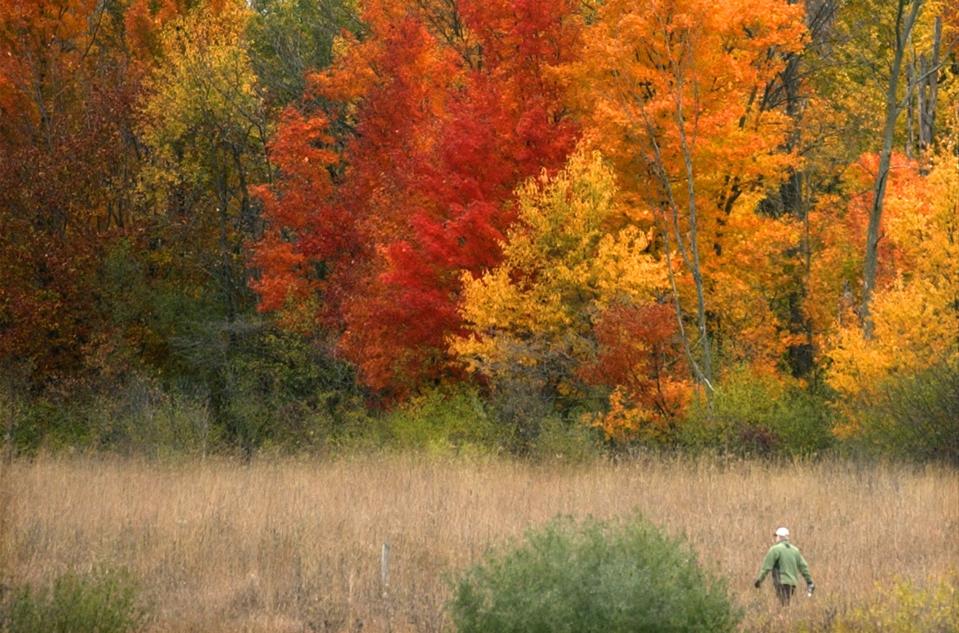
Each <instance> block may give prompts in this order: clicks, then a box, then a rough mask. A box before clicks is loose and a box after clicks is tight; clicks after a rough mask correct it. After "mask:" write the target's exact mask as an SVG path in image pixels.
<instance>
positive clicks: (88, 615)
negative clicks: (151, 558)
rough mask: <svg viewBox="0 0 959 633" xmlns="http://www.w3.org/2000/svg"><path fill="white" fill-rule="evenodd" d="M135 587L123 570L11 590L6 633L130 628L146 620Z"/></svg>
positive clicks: (2, 621) (115, 632)
mask: <svg viewBox="0 0 959 633" xmlns="http://www.w3.org/2000/svg"><path fill="white" fill-rule="evenodd" d="M145 620H146V618H145V612H144V611H143V609H142V608H141V607H140V606H139V604H138V600H137V590H136V586H135V585H134V583H133V582H132V581H131V579H130V578H129V577H128V576H127V575H126V574H123V573H119V572H102V571H101V572H97V573H95V574H92V575H90V576H80V575H77V574H65V575H63V576H60V577H59V578H57V579H56V580H55V581H54V582H53V584H52V585H51V586H49V587H47V588H45V589H39V590H38V589H34V588H32V587H30V586H26V587H22V588H20V589H17V590H15V591H13V595H12V596H11V597H10V599H9V600H8V601H7V603H6V604H5V605H4V608H3V613H2V618H0V630H2V631H4V633H127V632H130V631H137V630H139V629H140V628H142V626H143V625H144V623H145Z"/></svg>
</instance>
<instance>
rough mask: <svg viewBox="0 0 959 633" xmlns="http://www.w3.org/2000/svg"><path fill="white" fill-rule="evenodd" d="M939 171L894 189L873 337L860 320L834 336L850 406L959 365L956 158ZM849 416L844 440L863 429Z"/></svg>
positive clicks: (834, 354) (937, 164)
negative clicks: (898, 379)
mask: <svg viewBox="0 0 959 633" xmlns="http://www.w3.org/2000/svg"><path fill="white" fill-rule="evenodd" d="M933 165H934V166H933V169H932V171H931V172H930V174H929V175H928V176H926V177H922V176H919V175H918V171H914V173H913V174H912V178H904V179H903V180H904V181H905V183H904V191H903V190H898V189H897V188H896V184H897V183H896V181H895V180H893V181H892V182H891V183H890V195H889V197H888V198H887V202H886V204H887V205H888V209H887V210H888V213H887V215H886V217H885V218H884V234H883V235H884V237H883V239H884V241H886V242H887V244H886V245H885V248H886V252H885V254H883V253H880V255H881V257H883V259H884V262H885V263H884V266H885V267H886V268H887V269H888V271H887V274H886V276H885V277H884V278H880V280H879V284H880V285H879V287H878V289H877V290H876V292H875V295H874V296H873V302H872V310H871V312H872V319H873V323H874V327H875V330H874V332H873V336H872V338H867V337H864V336H863V334H862V330H861V326H860V323H859V321H858V319H856V318H847V319H846V320H845V322H844V323H843V325H842V326H840V327H839V328H838V329H837V330H836V331H835V334H833V336H832V337H831V341H830V342H831V346H830V349H829V351H828V353H827V355H828V357H829V359H830V360H831V361H832V365H831V367H830V370H829V376H828V377H829V382H830V384H831V385H832V386H833V387H834V388H835V389H836V390H837V391H839V392H840V393H841V394H842V395H844V396H846V397H847V400H848V401H850V402H854V401H855V400H854V399H853V398H855V397H857V396H863V395H868V394H869V393H870V391H872V390H874V389H876V388H878V387H879V386H881V385H882V383H883V382H884V381H886V380H888V379H890V378H892V377H895V376H908V375H911V374H915V373H917V372H919V371H921V370H923V369H926V368H928V367H931V366H934V365H936V364H939V363H952V362H955V361H957V360H959V335H957V332H959V301H957V297H959V168H957V164H956V158H955V156H954V155H952V154H951V153H944V154H943V155H940V156H939V157H938V158H937V159H936V160H935V161H934V163H933ZM913 169H914V170H917V166H916V165H915V164H913ZM904 192H905V193H907V194H908V195H902V194H903V193H904ZM846 413H847V423H846V424H845V425H843V426H841V427H839V428H837V433H838V434H839V435H841V436H843V435H850V434H854V433H855V432H856V430H857V429H858V426H859V424H860V422H861V421H860V420H858V419H857V418H856V416H855V412H854V411H851V410H850V411H846Z"/></svg>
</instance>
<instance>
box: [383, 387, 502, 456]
mask: <svg viewBox="0 0 959 633" xmlns="http://www.w3.org/2000/svg"><path fill="white" fill-rule="evenodd" d="M385 424H386V426H387V428H388V430H389V435H390V438H389V441H390V443H391V444H392V445H394V446H395V447H397V448H400V449H417V450H425V451H427V452H429V453H434V454H446V453H454V452H463V451H466V452H471V451H473V452H476V451H478V452H492V451H495V450H496V449H497V442H498V440H499V437H498V431H497V425H496V423H495V422H494V420H493V419H492V418H491V417H490V415H489V413H488V412H487V410H486V407H485V406H484V404H483V401H482V400H481V399H480V397H479V394H478V393H477V392H476V390H475V389H473V388H470V387H467V386H449V387H438V388H436V389H433V390H431V391H428V392H426V393H425V394H423V395H420V396H417V397H414V398H412V399H411V400H410V401H408V402H406V403H405V404H403V405H402V406H400V407H398V408H397V409H395V410H394V411H392V412H390V413H389V414H387V416H386V420H385Z"/></svg>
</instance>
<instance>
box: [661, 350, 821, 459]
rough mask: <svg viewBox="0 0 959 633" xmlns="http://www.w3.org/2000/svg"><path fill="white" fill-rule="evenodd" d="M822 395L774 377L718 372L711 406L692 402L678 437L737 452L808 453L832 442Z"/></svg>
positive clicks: (695, 446)
mask: <svg viewBox="0 0 959 633" xmlns="http://www.w3.org/2000/svg"><path fill="white" fill-rule="evenodd" d="M831 428H832V416H831V414H830V410H829V407H828V404H827V402H826V401H825V399H824V398H822V397H820V396H817V395H815V394H812V393H809V392H807V391H804V390H803V389H801V388H799V387H798V386H794V385H788V384H785V383H783V382H782V381H781V380H779V379H777V378H775V377H773V376H763V375H759V374H756V373H754V372H753V371H751V370H750V369H748V368H739V369H737V370H734V371H732V372H730V373H729V374H728V375H726V376H724V377H723V380H722V381H721V382H720V383H719V385H718V387H717V389H716V392H715V395H714V398H713V402H712V408H711V409H710V408H709V407H708V406H707V404H706V402H705V401H704V400H697V401H695V402H693V403H692V405H691V406H690V408H689V412H688V414H687V416H686V419H685V420H684V422H683V424H681V425H680V430H679V442H680V443H681V444H683V445H685V446H686V447H687V448H691V449H693V450H701V449H708V450H718V451H720V452H724V453H731V454H736V455H742V456H754V455H761V456H772V455H788V456H809V455H813V454H816V453H818V452H820V451H823V450H825V449H828V448H829V447H831V446H832V445H833V443H834V438H833V435H832V432H831Z"/></svg>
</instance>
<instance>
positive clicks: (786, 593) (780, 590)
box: [773, 582, 796, 607]
mask: <svg viewBox="0 0 959 633" xmlns="http://www.w3.org/2000/svg"><path fill="white" fill-rule="evenodd" d="M773 587H774V588H775V589H776V597H777V598H779V604H781V605H782V606H784V607H788V606H789V600H790V599H791V598H792V597H793V594H794V593H796V585H780V584H779V583H775V582H774V583H773Z"/></svg>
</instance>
